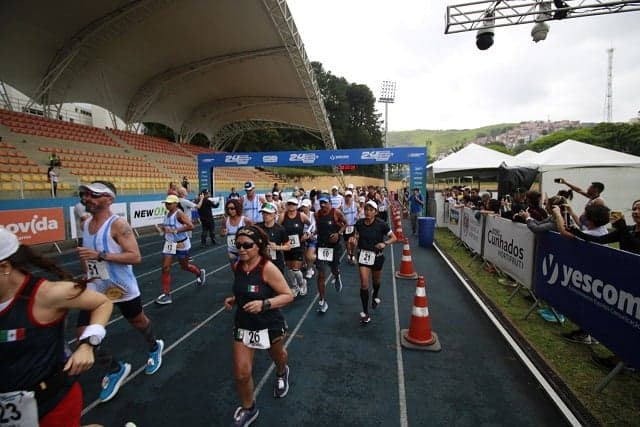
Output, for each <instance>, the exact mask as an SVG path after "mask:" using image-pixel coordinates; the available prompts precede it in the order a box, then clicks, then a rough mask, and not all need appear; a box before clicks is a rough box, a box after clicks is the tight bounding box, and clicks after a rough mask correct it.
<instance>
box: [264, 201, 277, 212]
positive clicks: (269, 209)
mask: <svg viewBox="0 0 640 427" xmlns="http://www.w3.org/2000/svg"><path fill="white" fill-rule="evenodd" d="M260 212H267V213H276V212H278V209H276V206H275V205H274V204H273V203H264V204H263V205H262V207H261V208H260Z"/></svg>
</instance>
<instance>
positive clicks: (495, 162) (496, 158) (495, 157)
mask: <svg viewBox="0 0 640 427" xmlns="http://www.w3.org/2000/svg"><path fill="white" fill-rule="evenodd" d="M503 162H504V163H505V164H506V165H507V166H511V167H513V166H523V167H532V168H535V167H536V165H535V164H532V163H531V162H528V161H526V160H524V159H517V158H515V157H513V156H510V155H508V154H505V153H501V152H499V151H496V150H492V149H490V148H486V147H483V146H481V145H477V144H469V145H467V146H466V147H464V148H463V149H462V150H460V151H456V152H455V153H453V154H450V155H448V156H447V157H445V158H444V159H441V160H438V161H435V162H433V163H432V164H431V169H432V171H433V174H434V175H435V176H436V177H445V176H458V175H471V176H474V177H478V178H493V177H495V176H497V172H498V168H499V167H500V165H501V164H502V163H503Z"/></svg>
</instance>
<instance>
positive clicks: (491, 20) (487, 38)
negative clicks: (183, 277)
mask: <svg viewBox="0 0 640 427" xmlns="http://www.w3.org/2000/svg"><path fill="white" fill-rule="evenodd" d="M495 23H496V20H495V15H494V14H493V11H489V10H488V11H486V12H485V14H484V17H483V19H482V24H481V25H480V29H479V30H478V34H476V46H477V47H478V49H480V50H487V49H489V48H490V47H491V46H493V26H494V25H495Z"/></svg>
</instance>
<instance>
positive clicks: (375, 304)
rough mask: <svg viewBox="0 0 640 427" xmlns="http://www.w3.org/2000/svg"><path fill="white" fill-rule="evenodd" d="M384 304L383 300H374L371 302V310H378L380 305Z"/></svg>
mask: <svg viewBox="0 0 640 427" xmlns="http://www.w3.org/2000/svg"><path fill="white" fill-rule="evenodd" d="M381 302H382V300H381V299H380V298H374V299H372V300H371V308H373V309H374V310H375V309H376V308H378V306H379V305H380V303H381Z"/></svg>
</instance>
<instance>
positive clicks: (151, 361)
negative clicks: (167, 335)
mask: <svg viewBox="0 0 640 427" xmlns="http://www.w3.org/2000/svg"><path fill="white" fill-rule="evenodd" d="M162 350H164V341H162V340H156V349H155V350H154V351H151V352H149V358H148V359H147V366H145V368H144V373H145V374H147V375H153V374H155V373H156V372H157V371H158V369H160V366H161V365H162Z"/></svg>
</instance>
